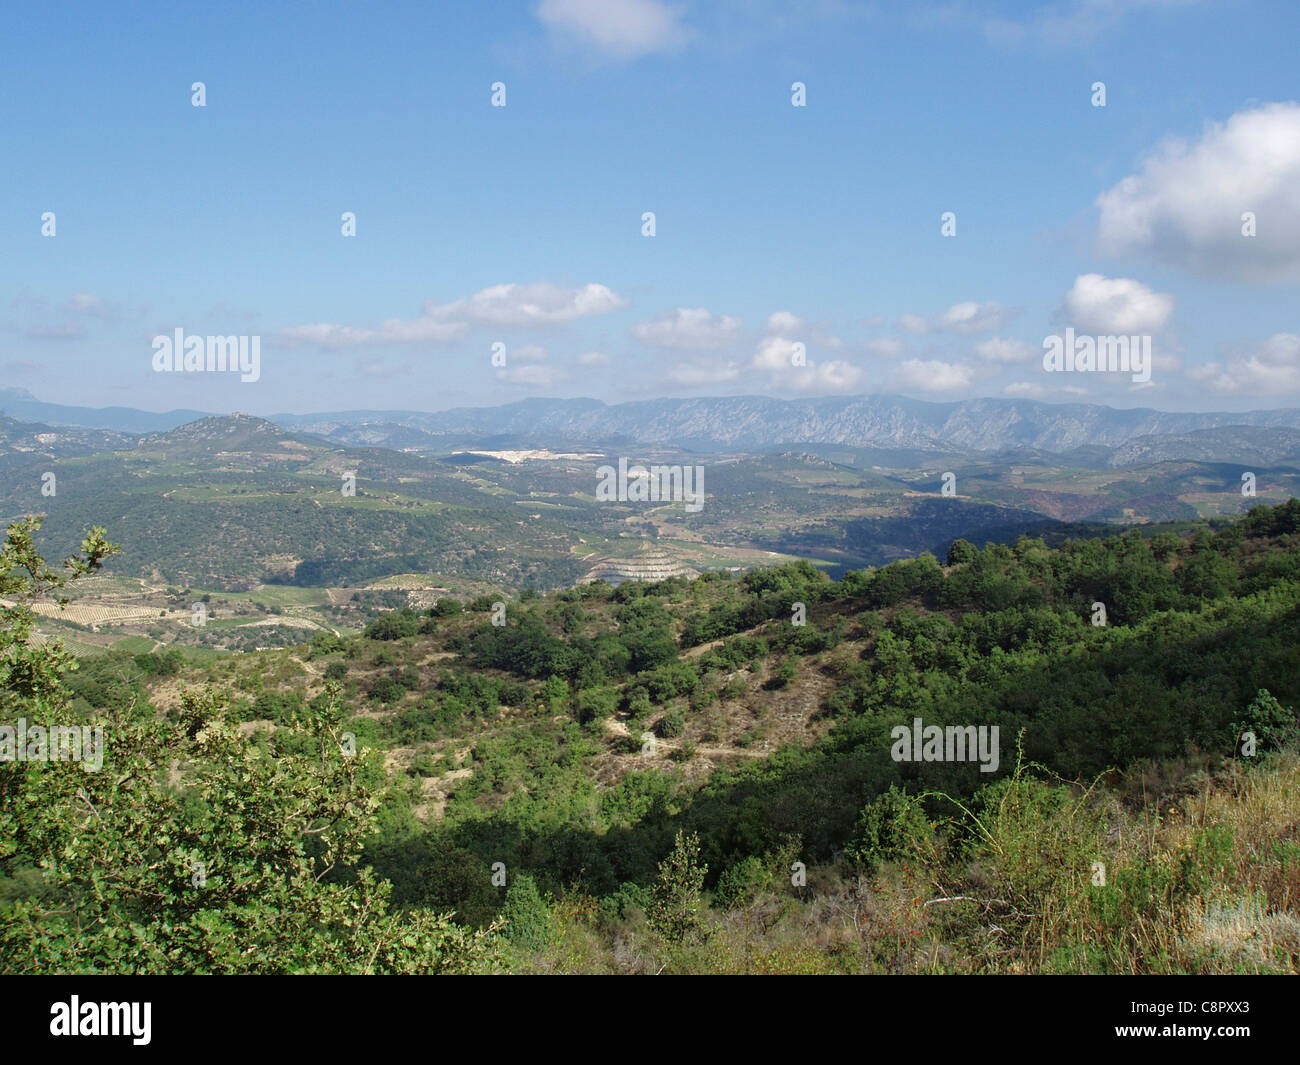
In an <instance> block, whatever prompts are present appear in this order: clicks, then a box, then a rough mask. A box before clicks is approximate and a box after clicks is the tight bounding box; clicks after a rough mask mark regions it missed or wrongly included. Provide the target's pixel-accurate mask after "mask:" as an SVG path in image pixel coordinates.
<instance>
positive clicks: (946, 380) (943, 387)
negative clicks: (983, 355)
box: [894, 359, 975, 392]
mask: <svg viewBox="0 0 1300 1065" xmlns="http://www.w3.org/2000/svg"><path fill="white" fill-rule="evenodd" d="M974 383H975V370H974V368H973V367H971V366H966V365H963V364H962V363H955V362H943V361H942V360H939V359H907V360H906V361H904V362H903V363H902V364H901V365H900V366H899V367H898V370H897V371H896V372H895V374H894V384H895V387H898V388H903V389H909V390H911V391H915V392H965V391H968V390H969V389H970V388H971V386H972V385H973V384H974Z"/></svg>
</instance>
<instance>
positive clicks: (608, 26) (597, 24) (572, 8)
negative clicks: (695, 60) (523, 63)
mask: <svg viewBox="0 0 1300 1065" xmlns="http://www.w3.org/2000/svg"><path fill="white" fill-rule="evenodd" d="M537 17H538V18H539V19H540V20H541V21H542V23H543V25H545V26H546V27H547V28H548V29H550V30H552V31H553V32H555V33H558V34H560V35H561V36H564V37H568V38H570V39H572V40H575V41H577V42H578V43H580V44H583V45H585V46H587V47H589V48H593V49H595V50H596V51H598V52H601V53H602V54H605V55H608V56H612V57H613V58H616V59H634V58H636V57H637V56H641V55H648V54H650V53H653V52H673V51H676V50H677V49H679V48H681V47H682V45H684V44H685V43H686V41H687V39H688V37H689V35H688V33H687V31H686V29H685V27H683V26H682V24H681V9H680V8H677V7H674V6H671V5H669V4H664V3H661V2H660V0H542V2H541V3H540V4H539V5H538V8H537Z"/></svg>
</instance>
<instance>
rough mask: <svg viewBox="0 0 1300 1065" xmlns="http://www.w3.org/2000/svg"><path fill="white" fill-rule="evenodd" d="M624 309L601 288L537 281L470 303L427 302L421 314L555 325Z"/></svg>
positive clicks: (496, 288) (486, 292)
mask: <svg viewBox="0 0 1300 1065" xmlns="http://www.w3.org/2000/svg"><path fill="white" fill-rule="evenodd" d="M626 306H627V300H625V299H624V298H623V297H622V296H619V295H617V294H616V293H614V292H611V291H610V290H609V289H608V288H606V287H605V286H604V285H596V284H589V285H580V286H578V287H576V288H564V287H562V286H560V285H552V284H549V283H548V282H545V281H537V282H534V283H532V284H529V285H518V284H509V285H493V286H491V287H490V288H485V289H482V290H480V291H479V292H476V293H474V295H472V296H471V297H469V299H462V300H457V301H456V302H454V303H446V304H442V305H441V306H439V305H437V304H435V303H433V301H432V300H427V301H425V304H424V313H425V316H426V317H428V318H433V319H437V320H440V321H448V320H452V321H455V320H467V321H471V322H475V323H478V324H481V325H556V324H558V323H561V322H571V321H573V320H574V319H576V318H590V317H592V316H593V315H597V314H608V313H609V312H610V311H617V310H621V309H622V308H624V307H626Z"/></svg>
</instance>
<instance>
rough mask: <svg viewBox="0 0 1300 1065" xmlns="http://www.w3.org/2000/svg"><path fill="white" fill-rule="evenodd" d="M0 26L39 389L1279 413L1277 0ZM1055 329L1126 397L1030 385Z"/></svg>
mask: <svg viewBox="0 0 1300 1065" xmlns="http://www.w3.org/2000/svg"><path fill="white" fill-rule="evenodd" d="M6 20H7V26H6V34H5V35H4V38H3V41H0V51H2V52H3V62H2V63H0V136H2V137H3V141H4V143H5V144H6V145H7V146H8V147H9V151H8V152H7V153H6V159H5V168H4V178H3V180H2V181H0V247H3V249H4V252H5V254H4V255H3V256H2V257H0V380H3V383H4V384H5V385H10V386H18V387H24V388H27V389H28V390H30V391H31V392H32V393H33V394H35V395H36V396H38V397H39V398H41V399H45V400H48V401H53V402H65V403H80V404H89V405H96V406H101V405H110V404H120V405H129V406H137V407H143V408H147V409H156V410H162V409H169V408H174V407H193V408H198V409H202V410H213V411H223V410H233V409H238V410H243V411H248V412H253V413H259V414H270V413H274V412H280V411H293V412H298V411H309V410H331V409H353V408H376V409H386V408H402V409H427V410H436V409H442V408H446V407H450V406H461V405H475V406H478V405H491V404H496V403H503V402H509V401H513V400H516V399H520V398H524V397H527V396H533V395H545V396H593V397H595V398H598V399H602V400H605V401H607V402H616V401H621V400H628V399H645V398H651V397H657V396H666V395H667V396H685V395H701V394H764V395H772V396H778V397H796V396H808V395H853V394H860V393H869V392H901V393H903V394H907V395H911V396H915V397H917V398H924V399H935V400H951V399H961V398H968V397H970V396H972V395H989V396H1018V397H1026V398H1037V399H1045V400H1049V401H1054V402H1070V401H1082V400H1086V401H1096V402H1104V403H1109V404H1111V405H1114V406H1154V407H1161V408H1165V409H1174V410H1177V409H1249V408H1257V407H1277V406H1291V405H1300V299H1298V298H1297V296H1298V295H1300V103H1298V102H1297V101H1300V88H1297V76H1296V67H1295V46H1296V41H1297V39H1300V33H1298V32H1297V31H1300V5H1296V4H1294V3H1292V2H1289V0H1277V2H1256V0H1244V2H1232V3H1227V2H1217V0H1201V2H1196V0H1181V2H1176V0H1060V2H1049V3H1028V2H1024V3H979V2H974V0H970V2H958V3H949V4H929V5H927V4H887V3H879V4H867V3H863V4H856V3H833V2H797V0H796V2H794V3H790V2H786V3H767V2H764V0H755V2H743V3H742V2H734V3H733V2H730V0H719V2H716V3H710V4H703V3H676V4H671V3H660V2H658V0H542V2H541V3H537V2H533V3H527V4H503V3H493V4H482V3H464V4H461V3H438V4H433V5H426V4H382V3H380V4H366V5H357V6H355V7H354V8H352V9H350V10H348V9H344V8H343V7H342V6H341V5H323V4H322V5H315V4H292V5H288V4H284V5H271V4H226V3H223V4H221V5H202V6H198V5H195V6H189V7H187V8H186V9H184V10H182V9H180V8H178V7H174V6H172V5H153V4H147V5H146V4H114V5H111V6H110V5H103V4H86V5H81V4H46V5H43V6H41V7H39V8H33V9H31V10H28V11H22V12H11V13H9V14H8V15H7V17H6ZM200 81H201V82H203V83H204V85H205V88H206V106H203V107H195V106H193V105H192V102H191V97H192V92H191V86H192V84H193V83H194V82H200ZM1098 81H1100V82H1104V83H1105V88H1106V106H1105V107H1096V106H1093V102H1092V97H1093V90H1092V85H1093V83H1094V82H1098ZM497 82H500V83H503V84H504V85H505V92H506V97H505V106H504V107H494V106H492V85H493V84H494V83H497ZM795 82H802V83H803V84H804V85H805V86H806V106H803V107H795V106H792V85H793V83H795ZM345 211H351V212H354V213H355V215H356V230H357V233H356V236H355V237H344V236H343V235H342V234H341V225H342V223H341V215H342V214H343V212H345ZM647 211H651V212H654V215H655V235H654V236H653V237H648V236H643V235H642V215H643V213H644V212H647ZM946 211H951V212H954V213H955V215H956V235H955V236H948V237H945V236H943V235H942V234H941V216H942V215H943V213H944V212H946ZM1247 211H1249V212H1253V213H1254V215H1255V219H1256V220H1255V235H1254V236H1253V237H1247V236H1244V235H1243V234H1242V232H1241V229H1242V224H1243V223H1242V222H1241V216H1242V214H1243V213H1244V212H1247ZM45 212H53V213H54V215H55V227H56V229H55V235H54V236H52V237H50V236H44V235H42V215H43V214H44V213H45ZM1067 326H1068V327H1071V328H1073V329H1075V331H1076V332H1078V333H1088V334H1091V335H1114V334H1124V335H1138V334H1141V335H1150V336H1151V337H1152V338H1153V349H1154V364H1153V366H1152V368H1151V373H1150V380H1149V381H1146V382H1142V383H1136V382H1135V381H1134V380H1133V375H1132V374H1124V373H1083V372H1075V373H1069V372H1062V373H1049V372H1047V371H1045V370H1044V368H1043V365H1042V353H1043V350H1044V349H1043V342H1044V338H1045V337H1047V336H1049V335H1055V334H1060V333H1062V331H1063V330H1064V329H1065V328H1066V327H1067ZM177 328H181V329H183V330H184V331H185V333H186V334H188V335H200V336H202V335H227V336H228V335H248V336H258V337H260V338H261V340H260V343H261V367H260V376H259V378H258V380H257V381H255V382H241V381H240V380H239V379H238V377H237V376H236V375H231V374H217V373H159V372H156V371H155V370H154V368H153V364H152V359H153V349H152V346H151V341H152V338H153V337H154V336H155V335H159V334H166V335H171V334H172V333H173V332H174V330H175V329H177ZM496 342H500V343H502V344H504V345H505V351H506V354H505V366H500V365H495V366H494V365H493V363H492V360H491V354H492V345H493V344H494V343H496ZM797 344H801V345H803V349H802V350H803V352H804V353H805V357H804V362H803V364H802V365H796V363H797V362H798V361H799V357H798V350H799V349H798V348H796V345H797Z"/></svg>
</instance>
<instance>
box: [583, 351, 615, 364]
mask: <svg viewBox="0 0 1300 1065" xmlns="http://www.w3.org/2000/svg"><path fill="white" fill-rule="evenodd" d="M578 363H579V364H580V365H582V366H608V365H609V356H608V355H605V354H602V353H601V352H599V351H584V352H583V353H582V354H581V355H579V356H578Z"/></svg>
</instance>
